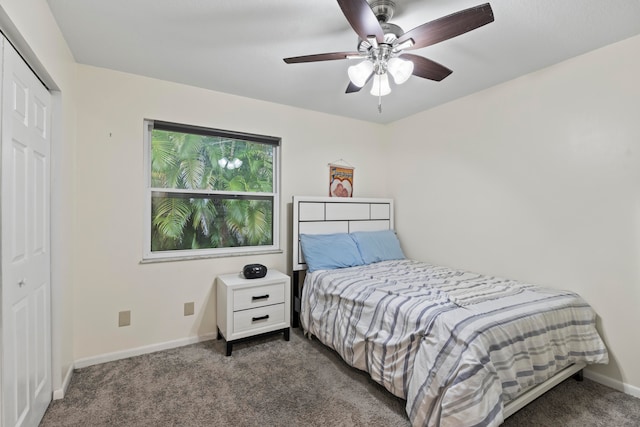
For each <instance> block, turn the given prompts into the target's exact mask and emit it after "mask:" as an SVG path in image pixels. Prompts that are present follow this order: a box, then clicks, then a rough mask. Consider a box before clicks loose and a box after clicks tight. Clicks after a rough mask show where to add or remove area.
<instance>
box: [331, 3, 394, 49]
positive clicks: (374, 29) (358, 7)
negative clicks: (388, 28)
mask: <svg viewBox="0 0 640 427" xmlns="http://www.w3.org/2000/svg"><path fill="white" fill-rule="evenodd" d="M338 4H339V5H340V9H342V13H344V16H345V17H346V18H347V21H349V24H350V25H351V28H353V30H354V31H355V32H356V34H358V35H359V36H360V38H361V39H362V40H367V38H368V37H369V36H375V38H376V40H378V43H382V42H383V41H384V32H383V31H382V27H381V26H380V23H379V22H378V18H376V15H375V14H374V13H373V10H371V6H369V3H367V1H366V0H338Z"/></svg>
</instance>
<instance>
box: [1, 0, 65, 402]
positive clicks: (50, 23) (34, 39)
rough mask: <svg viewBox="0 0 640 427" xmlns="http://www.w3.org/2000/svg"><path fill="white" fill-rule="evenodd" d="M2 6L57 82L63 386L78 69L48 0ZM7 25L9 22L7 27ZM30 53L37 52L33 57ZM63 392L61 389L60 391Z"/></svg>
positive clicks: (56, 256)
mask: <svg viewBox="0 0 640 427" xmlns="http://www.w3.org/2000/svg"><path fill="white" fill-rule="evenodd" d="M0 7H1V8H2V9H3V10H4V14H5V15H6V16H7V17H8V19H9V21H10V23H11V27H13V28H3V30H4V31H8V32H10V33H13V31H14V30H15V32H16V34H8V35H9V36H10V38H12V37H15V36H16V35H17V36H19V38H20V39H22V41H23V42H25V43H26V46H27V47H28V48H29V50H30V55H29V57H28V59H29V60H32V59H35V60H36V61H37V62H38V63H39V64H40V65H42V67H43V68H44V69H45V71H46V73H47V74H48V75H47V80H49V81H47V83H48V84H50V83H53V86H55V91H54V92H53V102H54V111H53V121H52V123H53V124H52V129H51V131H52V150H51V181H52V191H51V196H52V203H51V228H52V233H51V251H52V264H51V276H52V280H51V282H52V285H51V286H52V295H51V297H52V303H53V306H52V310H51V312H52V326H53V327H52V359H53V360H52V363H53V367H52V380H53V389H54V390H56V391H58V392H59V391H60V390H61V387H62V386H63V382H64V381H65V380H68V379H69V378H70V372H71V368H72V364H73V360H74V356H73V333H72V331H73V323H72V317H71V315H72V311H73V310H72V306H71V304H72V298H71V297H72V295H71V288H72V280H73V266H74V262H73V252H74V241H73V233H74V227H73V224H74V215H75V210H74V204H75V194H74V180H73V177H74V173H75V171H74V167H75V163H74V158H75V111H76V107H75V100H74V97H75V88H74V86H75V85H74V80H75V69H76V64H75V61H74V59H73V56H72V55H71V52H70V51H69V48H68V46H67V44H66V42H65V41H64V39H63V37H62V34H61V32H60V30H59V28H58V26H57V24H56V22H55V20H54V19H53V16H52V14H51V11H50V10H49V7H48V6H47V3H46V2H45V1H41V0H2V1H1V2H0ZM7 27H9V26H7ZM31 54H32V55H33V56H31ZM58 395H59V394H58Z"/></svg>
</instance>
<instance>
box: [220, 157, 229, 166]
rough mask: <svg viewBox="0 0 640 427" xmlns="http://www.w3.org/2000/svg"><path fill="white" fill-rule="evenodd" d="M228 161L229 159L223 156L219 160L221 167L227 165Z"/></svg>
mask: <svg viewBox="0 0 640 427" xmlns="http://www.w3.org/2000/svg"><path fill="white" fill-rule="evenodd" d="M227 163H229V160H227V158H226V157H223V158H221V159H220V160H218V166H220V167H221V168H224V167H226V166H227Z"/></svg>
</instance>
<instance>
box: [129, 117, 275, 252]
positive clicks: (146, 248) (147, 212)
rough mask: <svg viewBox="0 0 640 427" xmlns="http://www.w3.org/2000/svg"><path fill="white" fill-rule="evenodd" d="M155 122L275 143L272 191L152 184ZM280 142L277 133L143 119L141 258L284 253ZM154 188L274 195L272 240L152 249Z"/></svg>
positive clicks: (173, 190) (182, 128)
mask: <svg viewBox="0 0 640 427" xmlns="http://www.w3.org/2000/svg"><path fill="white" fill-rule="evenodd" d="M154 123H162V124H163V125H170V126H175V127H176V129H180V130H177V131H182V132H185V133H189V131H190V130H191V131H195V132H197V131H200V132H203V131H204V132H209V133H210V134H211V135H217V136H228V137H230V138H234V139H239V140H246V141H252V142H260V143H268V144H271V145H272V146H273V163H274V164H273V192H272V193H236V192H231V191H210V190H181V189H180V190H175V189H168V188H153V187H151V133H152V131H153V128H154ZM280 144H281V139H280V138H278V137H272V136H264V135H256V134H248V133H243V132H235V131H226V130H220V129H214V128H206V127H201V126H194V125H185V124H178V123H169V122H164V121H159V120H152V119H145V120H144V182H145V191H144V193H145V209H144V221H143V226H144V242H143V256H142V262H143V263H144V262H157V261H177V260H189V259H198V258H216V257H228V256H241V255H264V254H271V253H282V249H281V247H280ZM154 191H162V192H165V193H172V192H173V193H193V194H210V195H216V194H219V195H237V194H242V195H247V196H260V197H263V196H268V197H272V198H273V213H272V217H273V233H272V238H273V242H272V244H271V245H263V246H240V247H227V248H209V249H181V250H173V251H156V252H153V251H151V199H152V194H153V192H154Z"/></svg>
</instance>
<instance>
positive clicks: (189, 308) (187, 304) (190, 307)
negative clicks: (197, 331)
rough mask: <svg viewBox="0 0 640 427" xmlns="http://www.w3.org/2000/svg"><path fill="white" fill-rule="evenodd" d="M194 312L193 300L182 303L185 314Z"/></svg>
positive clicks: (190, 314) (188, 314) (189, 314)
mask: <svg viewBox="0 0 640 427" xmlns="http://www.w3.org/2000/svg"><path fill="white" fill-rule="evenodd" d="M193 313H195V304H194V303H193V302H185V303H184V315H185V316H193Z"/></svg>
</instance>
